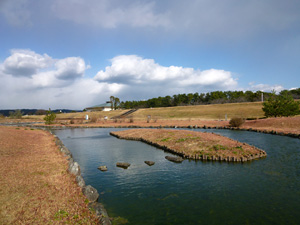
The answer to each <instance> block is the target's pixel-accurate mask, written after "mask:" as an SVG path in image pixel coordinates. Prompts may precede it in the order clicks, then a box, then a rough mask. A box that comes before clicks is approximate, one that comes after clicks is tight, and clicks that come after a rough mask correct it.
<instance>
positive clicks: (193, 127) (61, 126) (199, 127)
mask: <svg viewBox="0 0 300 225" xmlns="http://www.w3.org/2000/svg"><path fill="white" fill-rule="evenodd" d="M21 126H22V125H21ZM24 126H28V127H36V128H59V129H63V128H157V129H160V128H175V129H176V128H187V129H224V130H237V131H250V132H256V133H264V134H272V135H279V136H287V137H292V138H299V139H300V134H299V133H293V132H287V133H285V132H281V131H277V130H276V129H272V130H266V129H257V128H238V127H228V126H207V125H203V126H198V125H187V126H176V125H172V126H169V125H165V126H162V125H157V126H136V125H117V126H101V125H99V126H94V125H91V126H88V125H84V126H76V125H75V126H68V125H24Z"/></svg>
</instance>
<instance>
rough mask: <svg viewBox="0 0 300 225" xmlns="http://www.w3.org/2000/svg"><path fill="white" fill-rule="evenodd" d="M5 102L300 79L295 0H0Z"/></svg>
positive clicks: (74, 102)
mask: <svg viewBox="0 0 300 225" xmlns="http://www.w3.org/2000/svg"><path fill="white" fill-rule="evenodd" d="M0 32H1V35H0V43H1V44H0V109H17V108H49V107H51V108H53V109H54V108H70V109H83V108H85V107H88V106H91V105H95V104H100V103H103V102H105V101H106V100H108V99H109V96H111V95H114V96H117V97H119V98H120V99H121V100H123V101H125V100H141V99H148V98H152V97H158V96H165V95H173V94H178V93H194V92H199V93H204V92H210V91H217V90H222V91H225V90H252V91H257V90H263V91H271V90H277V91H280V90H282V89H291V88H295V87H299V86H300V85H299V84H300V76H299V75H300V74H299V70H300V63H299V59H300V2H299V1H298V0H285V1H282V0H263V1H261V0H251V1H241V0H188V1H181V0H163V1H158V0H157V1H156V0H84V1H83V0H64V1H59V0H47V1H46V0H41V1H34V0H0Z"/></svg>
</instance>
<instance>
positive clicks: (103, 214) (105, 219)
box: [88, 202, 111, 225]
mask: <svg viewBox="0 0 300 225" xmlns="http://www.w3.org/2000/svg"><path fill="white" fill-rule="evenodd" d="M88 207H89V208H91V209H93V210H94V211H95V213H96V215H97V216H99V217H100V222H101V224H103V225H110V224H111V221H110V220H109V216H108V214H107V211H106V209H105V208H104V206H103V205H102V204H101V203H99V202H90V203H89V204H88Z"/></svg>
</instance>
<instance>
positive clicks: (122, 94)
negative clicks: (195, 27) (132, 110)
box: [0, 49, 282, 109]
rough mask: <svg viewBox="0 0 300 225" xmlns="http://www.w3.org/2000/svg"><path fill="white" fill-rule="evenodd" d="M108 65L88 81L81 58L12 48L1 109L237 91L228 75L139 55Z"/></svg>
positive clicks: (0, 87) (1, 76)
mask: <svg viewBox="0 0 300 225" xmlns="http://www.w3.org/2000/svg"><path fill="white" fill-rule="evenodd" d="M110 63H111V64H110V65H109V66H107V67H106V68H105V69H104V70H99V72H97V74H95V75H93V76H92V77H87V76H86V75H85V74H86V71H87V70H88V69H89V67H90V66H87V65H86V63H85V61H84V59H82V58H81V57H67V58H63V59H55V58H52V57H51V56H49V55H47V54H38V53H36V52H34V51H31V50H25V49H13V50H11V53H10V56H8V57H7V58H6V59H5V60H4V61H3V62H2V63H0V102H1V108H2V109H4V108H44V109H47V108H49V107H50V108H70V109H83V108H85V107H88V106H91V105H95V104H100V103H103V102H105V101H107V100H108V99H109V96H111V95H114V96H118V97H119V98H120V99H121V100H123V101H124V100H142V99H148V98H153V97H158V96H166V95H173V94H179V93H194V92H199V93H203V92H210V91H216V90H237V89H241V88H240V87H238V82H237V79H235V78H234V76H233V74H232V72H230V71H224V70H217V69H209V70H203V71H201V70H199V69H194V68H184V67H180V66H162V65H160V64H159V63H157V62H155V61H154V59H145V58H142V57H140V56H137V55H119V56H116V57H114V58H112V59H111V61H110ZM250 87H251V89H259V90H264V91H266V90H268V89H270V88H272V89H276V90H280V89H281V88H282V87H281V86H277V87H275V88H274V87H272V86H270V85H263V84H254V83H251V84H250ZM272 89H271V90H272Z"/></svg>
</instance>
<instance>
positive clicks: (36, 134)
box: [0, 126, 98, 224]
mask: <svg viewBox="0 0 300 225" xmlns="http://www.w3.org/2000/svg"><path fill="white" fill-rule="evenodd" d="M0 161H1V164H0V177H1V179H0V202H1V204H0V224H66V223H67V224H96V223H97V222H98V220H97V218H96V217H95V214H94V213H92V212H90V211H89V210H88V208H87V202H86V199H85V197H84V196H83V194H82V193H81V189H80V188H79V187H78V186H77V184H76V183H75V178H74V177H73V176H71V175H70V174H69V173H68V172H67V160H66V158H64V157H63V155H62V154H61V153H60V151H59V150H58V147H57V146H56V145H55V142H54V138H53V136H52V135H51V134H50V133H48V132H45V131H41V130H33V129H26V128H16V127H1V126H0Z"/></svg>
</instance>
